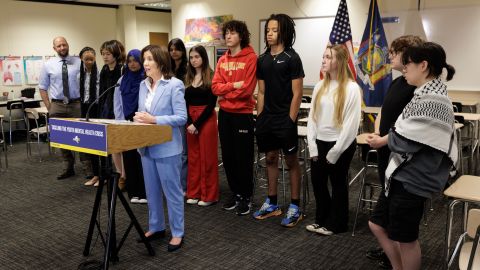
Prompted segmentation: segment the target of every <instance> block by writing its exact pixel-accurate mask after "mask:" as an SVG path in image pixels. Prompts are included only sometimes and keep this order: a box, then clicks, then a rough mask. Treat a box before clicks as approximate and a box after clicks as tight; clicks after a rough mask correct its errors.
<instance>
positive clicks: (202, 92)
mask: <svg viewBox="0 0 480 270" xmlns="http://www.w3.org/2000/svg"><path fill="white" fill-rule="evenodd" d="M185 102H186V103H187V110H188V107H189V106H204V105H206V106H207V107H205V109H204V110H203V112H202V113H201V114H200V116H199V117H198V119H197V120H196V121H193V119H192V117H191V115H190V113H188V112H187V113H188V121H187V124H188V125H190V124H193V125H194V126H195V127H196V128H197V129H200V127H201V126H202V125H203V123H205V121H206V120H207V119H208V118H209V117H210V116H211V115H212V112H213V110H214V109H215V105H216V104H217V96H215V95H214V94H213V93H212V89H211V88H210V87H209V88H206V87H204V86H203V85H200V86H199V87H193V86H191V85H190V86H189V87H187V88H186V89H185Z"/></svg>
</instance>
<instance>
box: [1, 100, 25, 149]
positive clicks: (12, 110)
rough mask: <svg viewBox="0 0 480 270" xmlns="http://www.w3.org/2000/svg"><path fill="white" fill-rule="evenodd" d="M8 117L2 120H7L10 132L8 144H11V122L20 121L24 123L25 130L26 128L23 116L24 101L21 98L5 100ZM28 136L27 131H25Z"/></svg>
mask: <svg viewBox="0 0 480 270" xmlns="http://www.w3.org/2000/svg"><path fill="white" fill-rule="evenodd" d="M7 111H8V119H7V118H6V119H4V120H3V121H4V122H8V132H9V134H10V136H9V138H10V146H12V145H13V144H12V123H13V122H22V121H23V123H24V124H25V130H27V127H28V123H27V117H26V116H25V102H23V100H12V101H8V102H7ZM27 136H28V131H27Z"/></svg>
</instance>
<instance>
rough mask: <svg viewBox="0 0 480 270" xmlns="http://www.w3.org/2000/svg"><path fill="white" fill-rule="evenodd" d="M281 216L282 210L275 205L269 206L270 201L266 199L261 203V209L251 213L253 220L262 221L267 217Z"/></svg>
mask: <svg viewBox="0 0 480 270" xmlns="http://www.w3.org/2000/svg"><path fill="white" fill-rule="evenodd" d="M281 214H282V209H280V207H278V205H276V204H270V199H269V198H267V200H266V201H265V202H264V203H263V205H262V207H260V209H259V210H258V211H256V212H255V213H253V218H254V219H258V220H262V219H266V218H269V217H274V216H279V215H281Z"/></svg>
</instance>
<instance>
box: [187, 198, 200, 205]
mask: <svg viewBox="0 0 480 270" xmlns="http://www.w3.org/2000/svg"><path fill="white" fill-rule="evenodd" d="M187 203H188V204H197V203H198V199H188V200H187Z"/></svg>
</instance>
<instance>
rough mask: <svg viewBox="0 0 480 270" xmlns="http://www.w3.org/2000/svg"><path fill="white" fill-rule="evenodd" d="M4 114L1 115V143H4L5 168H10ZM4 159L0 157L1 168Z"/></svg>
mask: <svg viewBox="0 0 480 270" xmlns="http://www.w3.org/2000/svg"><path fill="white" fill-rule="evenodd" d="M3 118H4V116H3V115H0V136H1V138H0V144H1V145H2V150H3V153H4V155H5V168H8V158H7V142H6V141H5V133H4V132H3ZM1 161H2V159H1V158H0V168H1V167H2V162H1Z"/></svg>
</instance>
